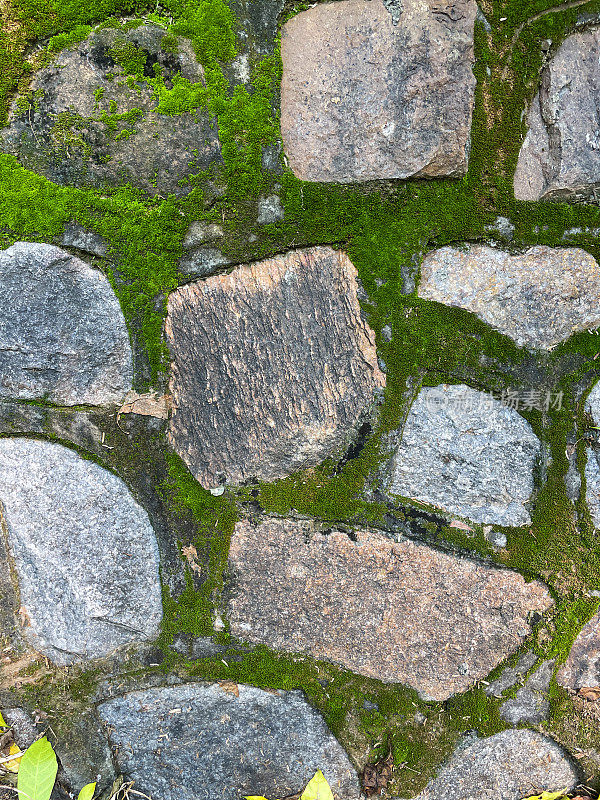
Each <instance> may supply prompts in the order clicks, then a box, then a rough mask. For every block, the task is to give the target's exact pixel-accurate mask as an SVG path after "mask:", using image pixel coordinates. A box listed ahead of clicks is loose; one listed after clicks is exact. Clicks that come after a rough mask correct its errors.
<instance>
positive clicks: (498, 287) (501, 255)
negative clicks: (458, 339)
mask: <svg viewBox="0 0 600 800" xmlns="http://www.w3.org/2000/svg"><path fill="white" fill-rule="evenodd" d="M418 293H419V297H421V298H423V299H424V300H435V301H437V302H438V303H444V304H445V305H448V306H458V307H459V308H464V309H466V310H467V311H471V312H472V313H473V314H476V315H477V316H478V317H479V318H480V319H482V320H483V321H484V322H487V324H488V325H491V326H492V327H493V328H495V329H496V330H498V331H500V333H503V334H504V335H505V336H510V337H511V338H512V339H513V340H514V341H515V342H516V343H517V344H518V345H519V346H520V347H528V348H537V349H541V350H552V348H553V347H555V346H556V345H557V344H559V343H560V342H562V341H564V340H565V339H568V338H569V336H572V334H574V333H576V332H578V331H584V330H589V329H590V328H595V327H597V326H598V325H600V305H599V302H598V301H599V299H600V268H599V267H598V263H597V262H596V260H595V259H594V257H593V256H591V255H590V254H589V253H587V252H586V251H585V250H580V249H579V248H574V247H558V248H554V247H546V246H545V245H541V246H537V247H531V248H530V249H529V250H527V251H525V252H524V253H517V254H515V255H512V254H511V253H507V252H505V251H503V250H498V249H496V248H493V247H485V246H483V245H467V246H466V247H464V248H461V249H458V248H455V247H442V248H441V249H440V250H434V251H433V252H431V253H428V254H427V255H426V256H425V258H424V260H423V264H422V267H421V282H420V284H419V290H418Z"/></svg>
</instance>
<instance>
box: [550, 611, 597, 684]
mask: <svg viewBox="0 0 600 800" xmlns="http://www.w3.org/2000/svg"><path fill="white" fill-rule="evenodd" d="M556 680H557V681H558V683H559V684H560V685H561V686H564V687H565V689H572V690H573V691H577V690H578V689H581V688H582V687H584V686H586V687H594V686H600V612H598V613H597V614H596V615H595V616H593V617H592V618H591V620H590V621H589V622H588V623H587V624H586V625H584V626H583V628H582V629H581V631H580V633H579V635H578V636H577V638H576V639H575V641H574V642H573V646H572V647H571V652H570V653H569V656H568V658H567V660H566V661H565V663H564V664H563V666H562V667H561V668H560V669H559V670H558V673H557V675H556Z"/></svg>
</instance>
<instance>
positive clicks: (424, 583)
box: [227, 519, 552, 700]
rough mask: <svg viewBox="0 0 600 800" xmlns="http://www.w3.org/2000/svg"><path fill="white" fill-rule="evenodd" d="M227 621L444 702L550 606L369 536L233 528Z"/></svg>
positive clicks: (429, 554) (407, 545)
mask: <svg viewBox="0 0 600 800" xmlns="http://www.w3.org/2000/svg"><path fill="white" fill-rule="evenodd" d="M229 566H230V570H231V573H232V590H231V597H230V599H229V602H228V606H227V618H228V619H229V623H230V630H231V633H232V634H233V635H234V636H237V637H238V638H240V639H243V640H245V641H249V642H255V643H260V644H266V645H268V646H269V647H272V648H274V649H276V650H284V651H286V652H292V653H296V652H302V653H309V654H310V655H311V656H313V657H314V658H322V659H327V660H330V661H333V662H334V663H336V664H340V665H342V666H343V667H346V668H348V669H351V670H353V671H354V672H357V673H359V674H360V675H366V676H368V677H370V678H377V679H378V680H382V681H386V682H388V683H391V682H398V683H404V684H408V685H409V686H412V687H413V688H414V689H416V690H417V691H418V692H419V693H420V695H421V696H422V697H423V698H424V699H427V700H446V699H447V698H448V697H451V696H452V695H454V694H457V693H458V692H464V691H465V690H466V689H467V688H468V687H469V686H471V685H472V684H473V683H474V682H475V681H477V680H479V679H480V678H484V677H485V676H486V675H487V674H489V672H490V671H491V670H492V669H493V668H494V667H495V666H497V665H498V664H499V663H500V662H501V661H502V660H503V659H505V658H506V657H507V656H508V655H509V654H510V653H512V652H514V651H515V650H516V649H517V648H518V647H519V646H520V645H521V644H522V642H523V641H524V640H525V638H526V637H527V636H528V635H529V634H530V632H531V628H530V626H529V624H528V622H527V618H528V614H529V613H530V612H532V611H539V612H543V611H545V610H546V609H548V608H549V607H550V606H551V605H552V599H551V597H550V595H549V593H548V591H547V590H546V588H545V587H544V586H543V585H542V584H540V583H536V582H534V583H525V580H524V579H523V577H522V576H521V575H519V574H518V573H516V572H511V571H509V570H504V569H496V568H494V567H488V566H484V565H482V564H477V563H475V562H474V561H470V560H467V559H464V558H460V557H458V556H453V555H448V554H447V553H442V552H440V551H438V550H434V549H433V548H431V547H427V546H426V545H423V544H417V543H415V542H412V541H408V540H402V541H400V542H394V541H392V540H390V539H389V538H387V537H386V536H382V535H381V534H379V533H375V532H372V531H366V530H362V531H357V532H356V533H354V534H353V535H352V537H350V536H349V535H348V534H346V533H343V532H341V531H337V530H334V531H332V532H330V533H321V532H318V531H316V530H315V529H314V528H312V527H311V525H310V523H308V522H296V521H291V520H277V519H271V520H265V521H264V522H262V523H261V524H259V525H257V526H254V525H252V524H251V523H250V522H247V521H243V522H238V523H237V525H236V527H235V533H234V535H233V539H232V542H231V548H230V552H229Z"/></svg>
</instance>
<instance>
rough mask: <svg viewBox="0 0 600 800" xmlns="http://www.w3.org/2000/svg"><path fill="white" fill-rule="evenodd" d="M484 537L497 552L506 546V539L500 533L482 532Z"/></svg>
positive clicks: (492, 531)
mask: <svg viewBox="0 0 600 800" xmlns="http://www.w3.org/2000/svg"><path fill="white" fill-rule="evenodd" d="M484 535H485V538H486V539H487V540H488V542H489V543H490V544H491V545H492V547H496V548H497V549H498V550H502V549H503V548H504V547H506V545H507V544H508V537H507V536H506V534H505V533H503V532H502V531H495V530H491V531H488V532H487V533H486V532H485V531H484Z"/></svg>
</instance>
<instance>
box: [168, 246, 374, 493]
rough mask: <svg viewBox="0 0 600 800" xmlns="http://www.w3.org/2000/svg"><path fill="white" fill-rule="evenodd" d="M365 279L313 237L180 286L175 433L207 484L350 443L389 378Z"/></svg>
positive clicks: (315, 458) (310, 459) (174, 336)
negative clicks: (362, 300) (362, 299)
mask: <svg viewBox="0 0 600 800" xmlns="http://www.w3.org/2000/svg"><path fill="white" fill-rule="evenodd" d="M357 291H358V286H357V282H356V270H355V268H354V266H353V265H352V263H351V262H350V260H349V259H348V257H347V256H346V255H345V254H344V253H341V252H336V251H334V250H332V249H331V248H329V247H314V248H311V249H309V250H302V251H297V252H291V253H287V254H286V255H284V256H276V257H274V258H271V259H267V260H266V261H260V262H258V263H256V264H250V265H243V266H241V267H238V268H236V269H235V270H234V271H233V272H231V273H229V274H227V275H216V276H213V277H210V278H208V279H207V280H204V281H198V282H196V283H192V284H188V285H187V286H182V287H181V288H180V289H178V290H177V291H176V292H174V293H173V294H171V296H170V297H169V303H168V316H167V322H166V335H167V341H168V343H169V347H170V349H171V355H172V359H173V368H172V377H171V394H172V396H173V415H172V417H171V426H170V434H169V435H170V440H171V442H172V444H173V446H174V447H175V449H176V450H177V452H178V453H179V455H180V456H181V457H182V458H183V460H184V461H185V462H186V464H187V465H188V467H189V468H190V470H191V472H192V473H193V474H194V475H195V477H196V478H197V479H198V480H199V481H200V483H202V485H203V486H206V487H208V488H210V487H214V486H217V485H219V484H221V483H234V484H235V483H242V482H244V481H249V480H254V479H260V480H274V479H275V478H280V477H283V476H285V475H288V474H290V473H292V472H294V471H295V470H299V469H301V468H304V467H310V466H314V465H316V464H318V463H319V462H321V461H323V460H324V459H325V458H326V457H327V456H329V455H331V454H339V453H341V451H342V449H343V448H344V447H345V446H346V445H347V443H348V441H349V439H350V438H351V437H352V435H353V433H354V432H355V431H356V430H357V429H358V427H359V426H360V424H361V419H362V418H363V415H364V414H365V413H367V412H368V411H369V409H370V407H371V406H372V404H373V402H374V398H375V394H376V390H377V389H379V388H380V387H382V386H383V385H384V382H385V378H384V375H383V374H382V372H381V370H380V369H379V367H378V364H377V354H376V351H375V336H374V334H373V331H372V330H371V329H370V328H369V326H368V325H367V324H366V322H365V321H364V320H363V318H362V315H361V310H360V306H359V303H358V296H357Z"/></svg>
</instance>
